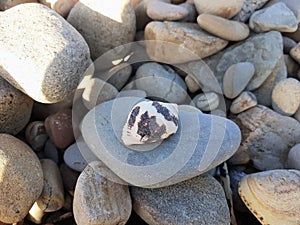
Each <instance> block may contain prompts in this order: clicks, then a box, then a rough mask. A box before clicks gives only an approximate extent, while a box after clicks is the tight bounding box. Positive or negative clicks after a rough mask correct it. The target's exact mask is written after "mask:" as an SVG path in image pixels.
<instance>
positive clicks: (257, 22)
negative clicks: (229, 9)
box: [249, 2, 298, 33]
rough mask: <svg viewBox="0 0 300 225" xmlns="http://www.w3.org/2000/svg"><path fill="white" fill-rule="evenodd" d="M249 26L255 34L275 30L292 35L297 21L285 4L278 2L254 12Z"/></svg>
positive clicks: (296, 26)
mask: <svg viewBox="0 0 300 225" xmlns="http://www.w3.org/2000/svg"><path fill="white" fill-rule="evenodd" d="M249 26H250V28H251V29H252V30H254V31H255V32H265V31H270V30H277V31H280V32H290V33H292V32H295V31H296V30H297V28H298V21H297V18H296V17H295V15H294V13H293V12H292V11H291V10H290V9H289V8H288V7H287V6H286V4H284V3H282V2H280V3H276V4H274V5H272V6H270V7H267V8H264V9H261V10H258V11H256V12H254V13H253V14H252V16H251V17H250V20H249Z"/></svg>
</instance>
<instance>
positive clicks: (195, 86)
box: [184, 75, 201, 93]
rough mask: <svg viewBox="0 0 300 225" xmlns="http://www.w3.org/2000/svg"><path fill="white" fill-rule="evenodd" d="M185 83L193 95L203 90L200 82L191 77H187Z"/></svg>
mask: <svg viewBox="0 0 300 225" xmlns="http://www.w3.org/2000/svg"><path fill="white" fill-rule="evenodd" d="M184 81H185V83H186V86H187V87H188V89H189V91H190V92H191V93H195V92H196V91H199V90H200V89H201V86H200V84H199V82H198V81H197V80H196V79H195V78H194V77H193V76H191V75H187V76H186V77H185V78H184Z"/></svg>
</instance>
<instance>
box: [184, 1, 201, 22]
mask: <svg viewBox="0 0 300 225" xmlns="http://www.w3.org/2000/svg"><path fill="white" fill-rule="evenodd" d="M180 6H181V7H183V8H185V9H187V11H188V12H189V13H188V14H187V16H186V17H185V18H183V19H182V20H181V21H182V22H191V23H194V22H195V21H196V18H197V16H198V13H197V10H196V7H195V5H194V3H193V1H192V2H189V1H186V2H183V3H182V4H180Z"/></svg>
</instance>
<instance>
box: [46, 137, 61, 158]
mask: <svg viewBox="0 0 300 225" xmlns="http://www.w3.org/2000/svg"><path fill="white" fill-rule="evenodd" d="M43 158H45V159H51V160H52V161H54V162H55V163H57V164H58V163H59V153H58V149H57V148H56V147H55V145H54V144H53V143H52V141H51V140H50V139H48V140H47V141H46V143H45V147H44V157H43Z"/></svg>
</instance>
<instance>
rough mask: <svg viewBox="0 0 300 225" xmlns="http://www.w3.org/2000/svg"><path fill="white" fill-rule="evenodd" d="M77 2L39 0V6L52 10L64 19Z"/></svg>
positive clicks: (69, 0) (74, 0)
mask: <svg viewBox="0 0 300 225" xmlns="http://www.w3.org/2000/svg"><path fill="white" fill-rule="evenodd" d="M78 1H79V0H39V2H40V3H41V4H44V5H46V6H48V7H49V8H51V9H53V10H54V11H55V12H57V13H58V14H59V15H61V16H62V17H64V18H66V17H67V16H68V14H69V12H70V11H71V9H72V8H73V7H74V5H75V4H76V3H77V2H78Z"/></svg>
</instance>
